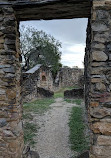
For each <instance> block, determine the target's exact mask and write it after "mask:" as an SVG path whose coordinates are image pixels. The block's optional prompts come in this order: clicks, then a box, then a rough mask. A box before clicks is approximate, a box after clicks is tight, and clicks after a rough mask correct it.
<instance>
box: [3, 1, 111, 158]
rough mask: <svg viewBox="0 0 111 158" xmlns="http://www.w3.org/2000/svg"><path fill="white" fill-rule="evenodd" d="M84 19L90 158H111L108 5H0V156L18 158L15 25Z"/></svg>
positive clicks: (20, 130)
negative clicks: (85, 28)
mask: <svg viewBox="0 0 111 158" xmlns="http://www.w3.org/2000/svg"><path fill="white" fill-rule="evenodd" d="M72 18H89V20H88V28H87V42H86V54H85V101H86V106H87V110H88V119H89V120H88V121H89V123H90V129H91V142H90V145H91V148H90V156H89V157H90V158H111V0H0V157H1V158H22V155H23V154H22V153H23V148H24V139H23V127H22V106H21V102H20V100H21V95H20V94H21V86H20V76H21V70H20V62H19V57H20V49H19V48H20V47H19V31H18V30H19V22H20V21H23V20H24V21H25V20H40V19H44V20H50V19H72Z"/></svg>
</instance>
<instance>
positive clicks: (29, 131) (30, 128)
mask: <svg viewBox="0 0 111 158" xmlns="http://www.w3.org/2000/svg"><path fill="white" fill-rule="evenodd" d="M37 129H38V127H37V126H36V125H35V124H34V123H30V122H25V123H24V143H25V144H27V143H28V144H30V145H31V146H34V144H35V143H36V142H35V141H34V139H33V137H34V136H35V133H36V132H37Z"/></svg>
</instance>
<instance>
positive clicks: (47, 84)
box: [21, 66, 53, 102]
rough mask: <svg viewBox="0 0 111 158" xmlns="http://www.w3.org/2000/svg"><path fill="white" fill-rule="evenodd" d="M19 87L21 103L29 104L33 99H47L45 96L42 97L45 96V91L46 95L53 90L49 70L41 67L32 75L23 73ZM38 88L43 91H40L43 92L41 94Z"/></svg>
mask: <svg viewBox="0 0 111 158" xmlns="http://www.w3.org/2000/svg"><path fill="white" fill-rule="evenodd" d="M21 87H22V92H21V96H22V102H29V101H31V100H33V99H38V98H41V97H47V95H44V94H46V93H45V90H46V91H47V93H48V92H49V93H51V91H52V90H53V79H52V74H51V72H50V69H49V68H46V67H44V66H41V67H40V68H39V69H38V70H37V71H35V72H34V73H27V72H26V73H23V74H22V77H21ZM38 87H39V88H43V89H44V91H43V90H42V91H43V92H44V93H43V94H42V93H41V92H42V91H40V90H41V89H39V88H38ZM49 97H50V95H49Z"/></svg>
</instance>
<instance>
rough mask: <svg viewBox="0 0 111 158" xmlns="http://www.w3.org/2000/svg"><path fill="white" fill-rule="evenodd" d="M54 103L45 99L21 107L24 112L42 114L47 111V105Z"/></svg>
mask: <svg viewBox="0 0 111 158" xmlns="http://www.w3.org/2000/svg"><path fill="white" fill-rule="evenodd" d="M52 103H54V99H53V98H51V99H49V98H45V99H38V100H36V101H33V102H31V103H25V104H24V106H23V110H24V111H25V112H33V113H39V114H43V113H44V112H45V111H46V110H48V109H49V105H50V104H52Z"/></svg>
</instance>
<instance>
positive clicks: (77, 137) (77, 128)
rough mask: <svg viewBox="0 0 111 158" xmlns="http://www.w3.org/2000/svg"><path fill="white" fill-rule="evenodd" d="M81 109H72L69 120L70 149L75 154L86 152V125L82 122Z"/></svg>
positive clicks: (87, 144)
mask: <svg viewBox="0 0 111 158" xmlns="http://www.w3.org/2000/svg"><path fill="white" fill-rule="evenodd" d="M82 116H83V109H82V108H81V107H73V108H72V111H71V115H70V120H69V128H70V135H69V140H70V143H71V149H72V150H74V151H76V152H82V151H84V150H88V147H89V143H88V138H86V136H85V134H84V133H85V132H84V131H85V128H86V125H85V123H84V121H83V117H82Z"/></svg>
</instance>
